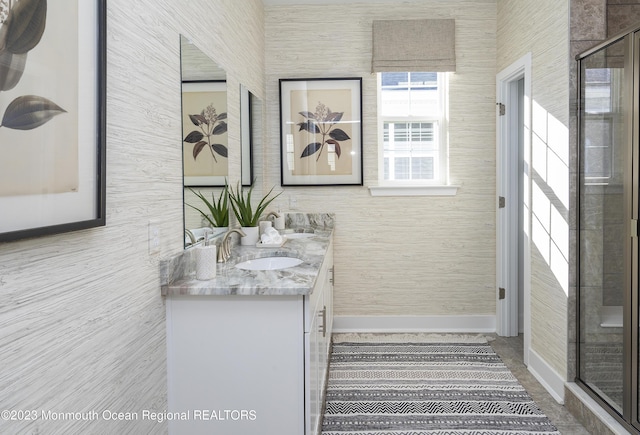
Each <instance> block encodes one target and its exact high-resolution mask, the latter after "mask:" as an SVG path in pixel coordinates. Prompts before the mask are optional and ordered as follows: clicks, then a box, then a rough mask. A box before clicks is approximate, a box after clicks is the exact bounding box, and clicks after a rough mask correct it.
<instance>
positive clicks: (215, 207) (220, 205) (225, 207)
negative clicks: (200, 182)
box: [187, 184, 229, 231]
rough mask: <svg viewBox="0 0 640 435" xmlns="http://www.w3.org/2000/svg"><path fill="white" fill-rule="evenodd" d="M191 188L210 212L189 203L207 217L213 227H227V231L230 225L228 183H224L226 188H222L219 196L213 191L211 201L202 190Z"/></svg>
mask: <svg viewBox="0 0 640 435" xmlns="http://www.w3.org/2000/svg"><path fill="white" fill-rule="evenodd" d="M189 190H190V191H191V192H192V193H193V194H194V195H196V196H197V197H198V198H200V199H201V200H202V202H204V204H205V205H206V206H207V211H208V212H207V211H203V210H201V209H199V208H198V207H195V206H193V205H191V204H187V205H188V206H189V207H191V208H193V209H195V210H197V211H199V212H200V214H201V215H202V217H203V218H205V219H206V220H207V221H208V222H209V223H210V224H211V226H212V227H215V228H225V231H226V228H228V227H229V200H228V198H229V189H228V188H227V185H226V184H225V185H224V189H222V191H221V192H220V196H219V197H218V198H216V196H215V195H214V193H213V192H211V201H209V200H208V199H207V198H206V197H205V196H204V194H203V193H202V192H200V191H198V192H196V191H195V190H193V189H192V188H189Z"/></svg>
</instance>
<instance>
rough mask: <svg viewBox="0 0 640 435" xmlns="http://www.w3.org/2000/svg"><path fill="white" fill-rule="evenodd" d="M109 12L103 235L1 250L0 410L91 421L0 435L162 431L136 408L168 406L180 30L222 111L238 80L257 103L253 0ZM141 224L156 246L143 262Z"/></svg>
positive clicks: (259, 13)
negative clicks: (167, 285) (220, 74)
mask: <svg viewBox="0 0 640 435" xmlns="http://www.w3.org/2000/svg"><path fill="white" fill-rule="evenodd" d="M107 4H108V25H107V27H108V28H107V38H108V41H107V44H108V54H107V61H108V65H107V93H108V96H107V110H108V119H107V226H106V227H103V228H96V229H92V230H87V231H80V232H74V233H68V234H63V235H57V236H49V237H43V238H38V239H32V240H25V241H21V242H14V243H5V244H0V409H2V410H5V409H9V410H11V409H13V410H37V411H38V412H39V413H40V412H42V411H45V412H46V411H52V412H88V411H92V410H93V411H96V412H98V413H99V415H100V417H99V418H98V419H95V420H89V421H82V420H79V419H73V418H72V419H62V420H56V421H53V420H43V419H41V418H38V419H36V420H33V421H6V420H4V419H0V433H7V434H8V433H41V434H45V433H46V434H53V433H60V434H62V433H65V434H71V433H76V434H79V433H104V434H136V435H138V434H147V433H148V434H157V433H163V432H166V423H157V422H155V421H152V420H144V419H143V418H142V414H141V413H142V411H143V410H145V409H146V410H151V411H163V410H165V409H166V406H167V404H166V400H167V399H166V348H165V311H164V304H163V300H162V298H161V297H160V283H159V266H158V263H159V260H160V258H161V257H163V256H165V255H170V254H173V253H175V252H177V251H178V250H180V249H182V245H183V236H182V187H181V183H182V180H181V173H182V172H181V171H182V169H181V168H182V160H181V125H180V61H179V33H180V32H185V33H187V34H188V35H189V36H190V37H191V38H192V39H193V40H195V41H196V43H197V44H198V45H199V46H200V48H201V49H202V50H203V51H205V52H207V53H208V54H209V55H210V56H212V57H215V58H216V60H217V61H218V62H219V63H220V64H222V65H224V67H225V68H226V69H227V72H228V74H229V77H230V81H231V83H232V88H233V89H234V90H235V91H234V94H233V95H232V96H231V98H232V100H230V104H229V106H230V107H232V105H235V107H236V108H237V105H238V103H237V100H238V98H239V92H238V90H237V89H238V86H239V83H240V82H243V83H245V84H246V85H247V86H248V87H249V88H250V89H251V90H252V91H253V92H254V93H257V94H258V95H261V96H263V95H264V75H263V70H264V42H263V35H264V27H263V20H264V18H263V9H262V3H261V2H260V0H243V1H242V2H237V1H234V0H193V1H189V2H175V1H169V0H153V1H152V0H138V1H135V2H130V1H125V0H109V1H108V2H107ZM238 122H239V121H238V118H237V115H235V116H234V117H232V118H231V119H230V120H229V123H230V125H229V132H230V133H229V137H230V143H235V146H236V148H237V147H238V136H239V133H238V132H239V125H238ZM234 153H235V154H233V155H232V161H233V165H235V166H237V168H236V171H239V161H240V160H239V157H238V150H237V149H236V150H235V151H234ZM149 220H154V221H155V222H156V223H157V224H158V226H159V227H160V234H161V238H162V246H161V253H160V254H158V255H153V256H151V255H149V252H148V243H147V234H148V229H147V228H148V222H149ZM103 411H110V412H138V413H140V414H139V417H140V418H139V420H136V421H105V420H104V419H103V418H102V412H103Z"/></svg>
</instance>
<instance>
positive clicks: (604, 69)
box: [577, 26, 640, 431]
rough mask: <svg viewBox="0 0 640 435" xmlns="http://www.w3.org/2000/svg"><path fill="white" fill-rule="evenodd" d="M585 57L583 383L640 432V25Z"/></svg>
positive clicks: (581, 59) (581, 61) (581, 125)
mask: <svg viewBox="0 0 640 435" xmlns="http://www.w3.org/2000/svg"><path fill="white" fill-rule="evenodd" d="M577 59H578V71H579V74H578V77H579V101H578V117H579V122H578V137H579V147H578V177H579V178H578V234H579V236H578V243H577V245H578V259H579V261H578V267H577V270H578V277H577V279H578V286H577V288H578V297H577V304H578V306H577V317H578V331H577V332H578V352H577V360H578V361H577V362H578V367H577V382H578V383H579V384H580V385H582V386H583V388H585V389H586V390H587V391H588V392H589V393H590V394H591V395H592V396H593V397H594V398H595V399H596V400H598V401H599V402H600V403H601V404H602V405H603V406H604V407H605V408H606V409H608V410H609V411H610V412H611V414H613V415H614V416H615V417H616V418H617V419H618V420H619V421H621V422H622V423H623V424H625V425H626V426H627V427H628V428H629V429H632V430H634V431H637V430H639V429H640V422H639V420H638V415H639V412H638V403H639V401H638V390H639V388H638V379H639V377H638V238H637V233H638V224H637V219H638V196H639V192H638V187H639V184H638V180H639V177H638V175H639V167H638V153H639V135H638V119H639V117H640V111H639V109H638V108H639V94H640V79H639V78H640V26H638V28H637V29H635V30H634V31H631V32H628V33H626V34H624V35H621V36H619V37H616V38H612V39H611V40H609V41H606V42H604V43H602V44H600V45H598V46H597V47H595V48H593V49H591V50H589V51H588V52H586V53H583V54H581V55H579V56H578V57H577ZM633 428H635V429H633Z"/></svg>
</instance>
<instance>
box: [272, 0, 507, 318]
mask: <svg viewBox="0 0 640 435" xmlns="http://www.w3.org/2000/svg"><path fill="white" fill-rule="evenodd" d="M412 18H415V19H419V18H454V19H455V20H456V55H457V72H456V73H455V74H453V75H452V76H451V79H450V124H449V126H450V128H449V150H450V151H449V156H450V178H451V183H452V184H455V185H459V186H460V189H459V191H458V195H457V196H455V197H402V198H401V197H371V195H370V194H369V190H368V189H367V187H366V185H371V184H375V183H376V182H377V179H378V174H377V172H378V163H377V156H378V148H377V147H378V144H377V125H376V122H377V121H376V120H377V112H376V110H377V109H376V104H377V103H376V101H377V97H376V76H375V75H373V74H371V72H370V71H371V26H372V21H373V20H374V19H412ZM265 28H266V59H265V62H266V71H267V83H266V86H267V123H268V124H267V141H266V145H267V146H266V148H265V153H264V158H265V166H264V167H265V171H266V172H265V174H264V176H265V180H266V181H265V184H266V185H274V184H275V185H279V184H280V154H279V147H280V139H279V134H280V132H279V124H278V120H279V105H278V99H279V95H278V79H280V78H327V77H362V79H363V129H364V134H363V153H364V182H365V186H364V187H360V186H357V187H354V186H349V187H345V186H341V187H289V188H286V189H285V193H284V194H283V195H282V196H281V197H280V198H278V202H279V205H280V206H281V207H282V209H283V210H287V209H290V208H295V209H299V210H304V211H326V212H332V213H335V214H336V222H337V223H336V234H335V268H336V278H335V279H336V283H335V306H336V308H335V310H336V311H335V313H336V315H341V316H358V315H381V316H402V315H408V316H421V315H472V314H482V315H493V314H495V208H494V206H495V197H494V195H495V101H494V98H495V74H496V69H495V58H496V46H495V44H496V3H495V0H424V1H414V2H402V3H395V4H393V5H391V4H386V3H377V2H376V3H364V2H363V3H361V4H356V5H335V4H334V5H325V6H304V7H276V6H273V7H268V8H267V9H266V25H265Z"/></svg>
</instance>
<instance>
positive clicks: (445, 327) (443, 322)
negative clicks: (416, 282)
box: [333, 315, 496, 333]
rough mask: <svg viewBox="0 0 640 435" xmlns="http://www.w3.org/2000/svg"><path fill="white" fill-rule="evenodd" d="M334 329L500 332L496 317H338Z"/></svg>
mask: <svg viewBox="0 0 640 435" xmlns="http://www.w3.org/2000/svg"><path fill="white" fill-rule="evenodd" d="M333 332H336V333H339V332H387V333H388V332H470V333H494V332H496V316H494V315H491V316H334V318H333Z"/></svg>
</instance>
